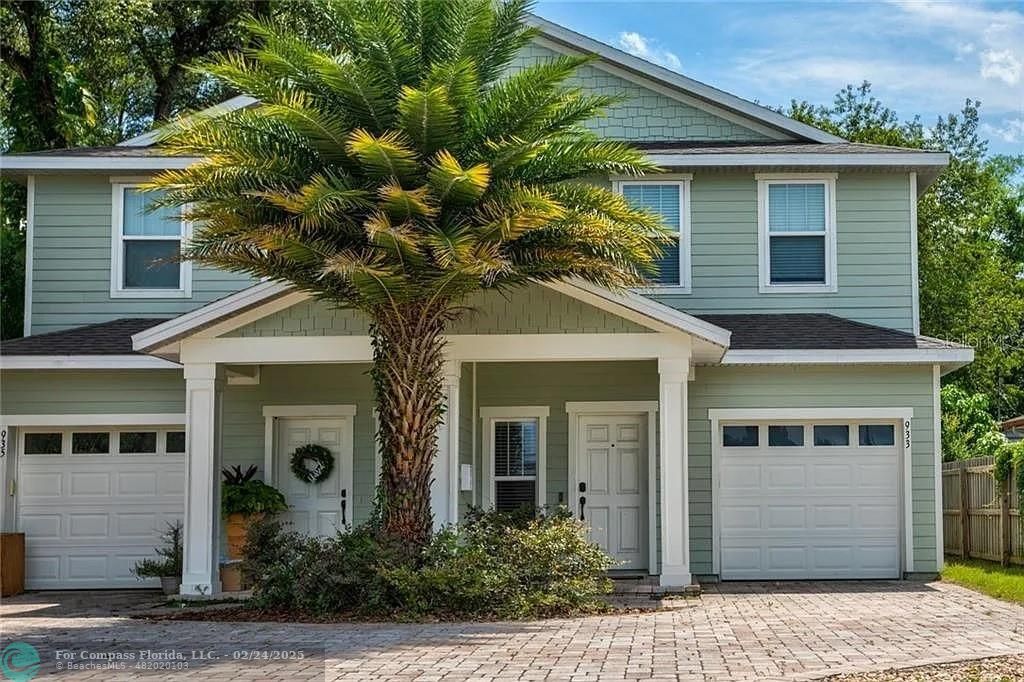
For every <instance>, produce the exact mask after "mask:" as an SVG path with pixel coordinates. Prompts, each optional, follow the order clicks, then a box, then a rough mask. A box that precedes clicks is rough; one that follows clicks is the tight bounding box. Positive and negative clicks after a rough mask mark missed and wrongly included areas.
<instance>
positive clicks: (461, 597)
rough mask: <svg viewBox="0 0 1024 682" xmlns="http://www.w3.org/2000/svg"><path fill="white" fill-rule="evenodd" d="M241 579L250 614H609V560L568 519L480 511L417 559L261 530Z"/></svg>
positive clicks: (272, 525)
mask: <svg viewBox="0 0 1024 682" xmlns="http://www.w3.org/2000/svg"><path fill="white" fill-rule="evenodd" d="M248 547H249V548H250V549H249V556H248V557H247V559H246V562H245V565H244V570H245V571H246V573H247V574H248V575H249V576H250V577H251V578H252V580H253V582H254V601H253V605H254V606H257V607H259V608H264V609H270V610H287V611H293V612H298V613H304V614H309V615H316V616H327V615H337V614H349V615H353V616H357V617H365V618H373V617H377V618H381V617H383V618H398V619H418V618H427V617H434V618H510V619H519V618H531V617H550V616H561V615H573V614H580V613H592V612H596V611H601V610H604V609H606V608H607V607H606V604H605V602H604V601H603V600H602V599H601V596H602V595H604V594H606V593H607V592H609V591H610V589H611V583H610V581H609V580H608V578H607V576H606V571H607V570H608V569H609V568H610V567H611V566H612V563H613V562H612V559H611V558H610V557H609V556H608V555H607V554H606V553H605V552H604V551H602V550H601V549H600V548H599V547H597V546H596V545H593V544H591V543H590V542H589V541H588V540H587V536H586V528H585V527H584V526H583V525H582V524H580V523H579V522H578V521H576V520H574V519H573V518H571V516H569V515H568V514H567V513H564V512H555V513H546V514H526V513H516V514H504V513H498V512H480V511H473V512H472V513H471V514H470V515H469V516H468V518H467V519H466V521H465V522H464V523H462V524H460V525H459V526H455V527H450V528H446V529H444V530H442V531H441V532H439V533H437V534H435V535H434V537H433V538H432V539H431V541H430V543H429V544H428V545H427V546H426V547H424V548H423V550H422V551H421V552H419V553H417V554H415V555H409V553H408V551H406V550H405V549H404V548H402V547H394V546H388V545H387V544H386V543H384V542H383V541H382V540H380V539H379V537H378V535H377V534H376V533H375V532H374V530H373V528H372V527H369V526H362V527H359V528H356V529H355V530H352V531H351V532H346V533H339V534H338V535H336V536H334V537H331V538H311V537H307V536H303V535H300V534H298V533H294V532H288V531H286V530H285V529H284V528H283V527H282V525H281V524H280V523H279V522H277V521H273V520H270V521H263V522H261V523H259V524H257V525H255V526H254V527H253V528H252V530H251V531H250V535H249V545H248Z"/></svg>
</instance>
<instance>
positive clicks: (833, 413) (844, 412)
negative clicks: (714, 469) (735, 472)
mask: <svg viewBox="0 0 1024 682" xmlns="http://www.w3.org/2000/svg"><path fill="white" fill-rule="evenodd" d="M913 416H914V408H912V407H850V408H846V407H763V408H754V409H747V408H745V407H741V408H726V409H709V410H708V419H710V420H712V421H723V422H724V421H737V420H744V419H745V420H748V421H761V422H763V421H808V420H815V419H819V420H821V419H834V420H840V421H843V422H849V421H854V420H857V419H912V418H913Z"/></svg>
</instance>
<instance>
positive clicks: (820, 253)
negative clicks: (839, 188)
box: [757, 176, 836, 293]
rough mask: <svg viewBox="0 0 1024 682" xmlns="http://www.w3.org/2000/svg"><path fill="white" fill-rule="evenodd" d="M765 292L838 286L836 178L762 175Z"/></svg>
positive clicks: (762, 286)
mask: <svg viewBox="0 0 1024 682" xmlns="http://www.w3.org/2000/svg"><path fill="white" fill-rule="evenodd" d="M757 185H758V223H759V225H758V229H759V233H760V238H759V244H760V251H761V254H760V255H761V259H760V271H761V274H760V279H761V281H760V287H759V289H760V291H761V293H776V292H782V293H799V292H810V293H824V292H834V291H836V254H835V244H836V239H835V177H834V176H792V177H774V178H773V177H771V176H759V177H758V183H757Z"/></svg>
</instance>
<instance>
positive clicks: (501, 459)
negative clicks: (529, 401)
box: [480, 406, 550, 511]
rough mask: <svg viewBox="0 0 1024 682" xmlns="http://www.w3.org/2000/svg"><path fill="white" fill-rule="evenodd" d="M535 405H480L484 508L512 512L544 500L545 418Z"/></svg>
mask: <svg viewBox="0 0 1024 682" xmlns="http://www.w3.org/2000/svg"><path fill="white" fill-rule="evenodd" d="M549 412H550V410H549V408H548V407H547V406H539V407H483V408H480V416H481V418H482V419H483V421H484V430H483V433H484V453H483V454H484V461H483V465H484V495H483V506H484V508H490V507H494V508H495V509H497V510H498V511H515V510H516V509H519V508H520V507H524V506H525V507H530V508H536V507H542V506H544V504H545V503H546V500H545V490H546V467H547V454H546V449H547V420H548V414H549Z"/></svg>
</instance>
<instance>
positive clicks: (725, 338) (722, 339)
mask: <svg viewBox="0 0 1024 682" xmlns="http://www.w3.org/2000/svg"><path fill="white" fill-rule="evenodd" d="M541 284H543V285H544V286H546V287H548V288H549V289H553V290H554V291H557V292H559V293H563V294H565V295H567V296H571V297H573V298H576V299H578V300H580V301H583V302H584V303H589V304H591V305H594V306H595V307H598V308H601V309H603V310H606V311H607V312H610V313H612V314H617V315H619V316H620V317H626V318H627V319H631V320H633V321H636V322H637V323H638V324H643V325H645V326H648V327H650V328H651V329H654V330H656V331H666V327H667V328H668V329H670V330H672V331H681V332H685V333H686V334H690V335H691V336H697V337H699V338H701V339H704V340H705V341H708V342H710V343H713V344H715V345H716V346H721V347H723V348H728V347H729V339H730V337H731V336H732V332H730V331H729V330H727V329H723V328H722V327H717V326H715V325H713V324H711V323H709V322H705V321H704V320H702V319H700V318H697V317H694V316H693V315H688V314H686V313H684V312H681V311H679V310H676V309H675V308H671V307H669V306H667V305H665V304H663V303H658V302H657V301H655V300H652V299H650V298H647V297H646V296H643V295H641V294H638V293H636V292H633V291H623V292H617V291H611V290H609V289H605V288H604V287H600V286H597V285H596V284H591V283H589V282H585V281H583V280H581V279H573V280H570V281H566V282H541ZM628 313H633V314H634V315H629V314H628ZM637 316H638V317H637Z"/></svg>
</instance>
